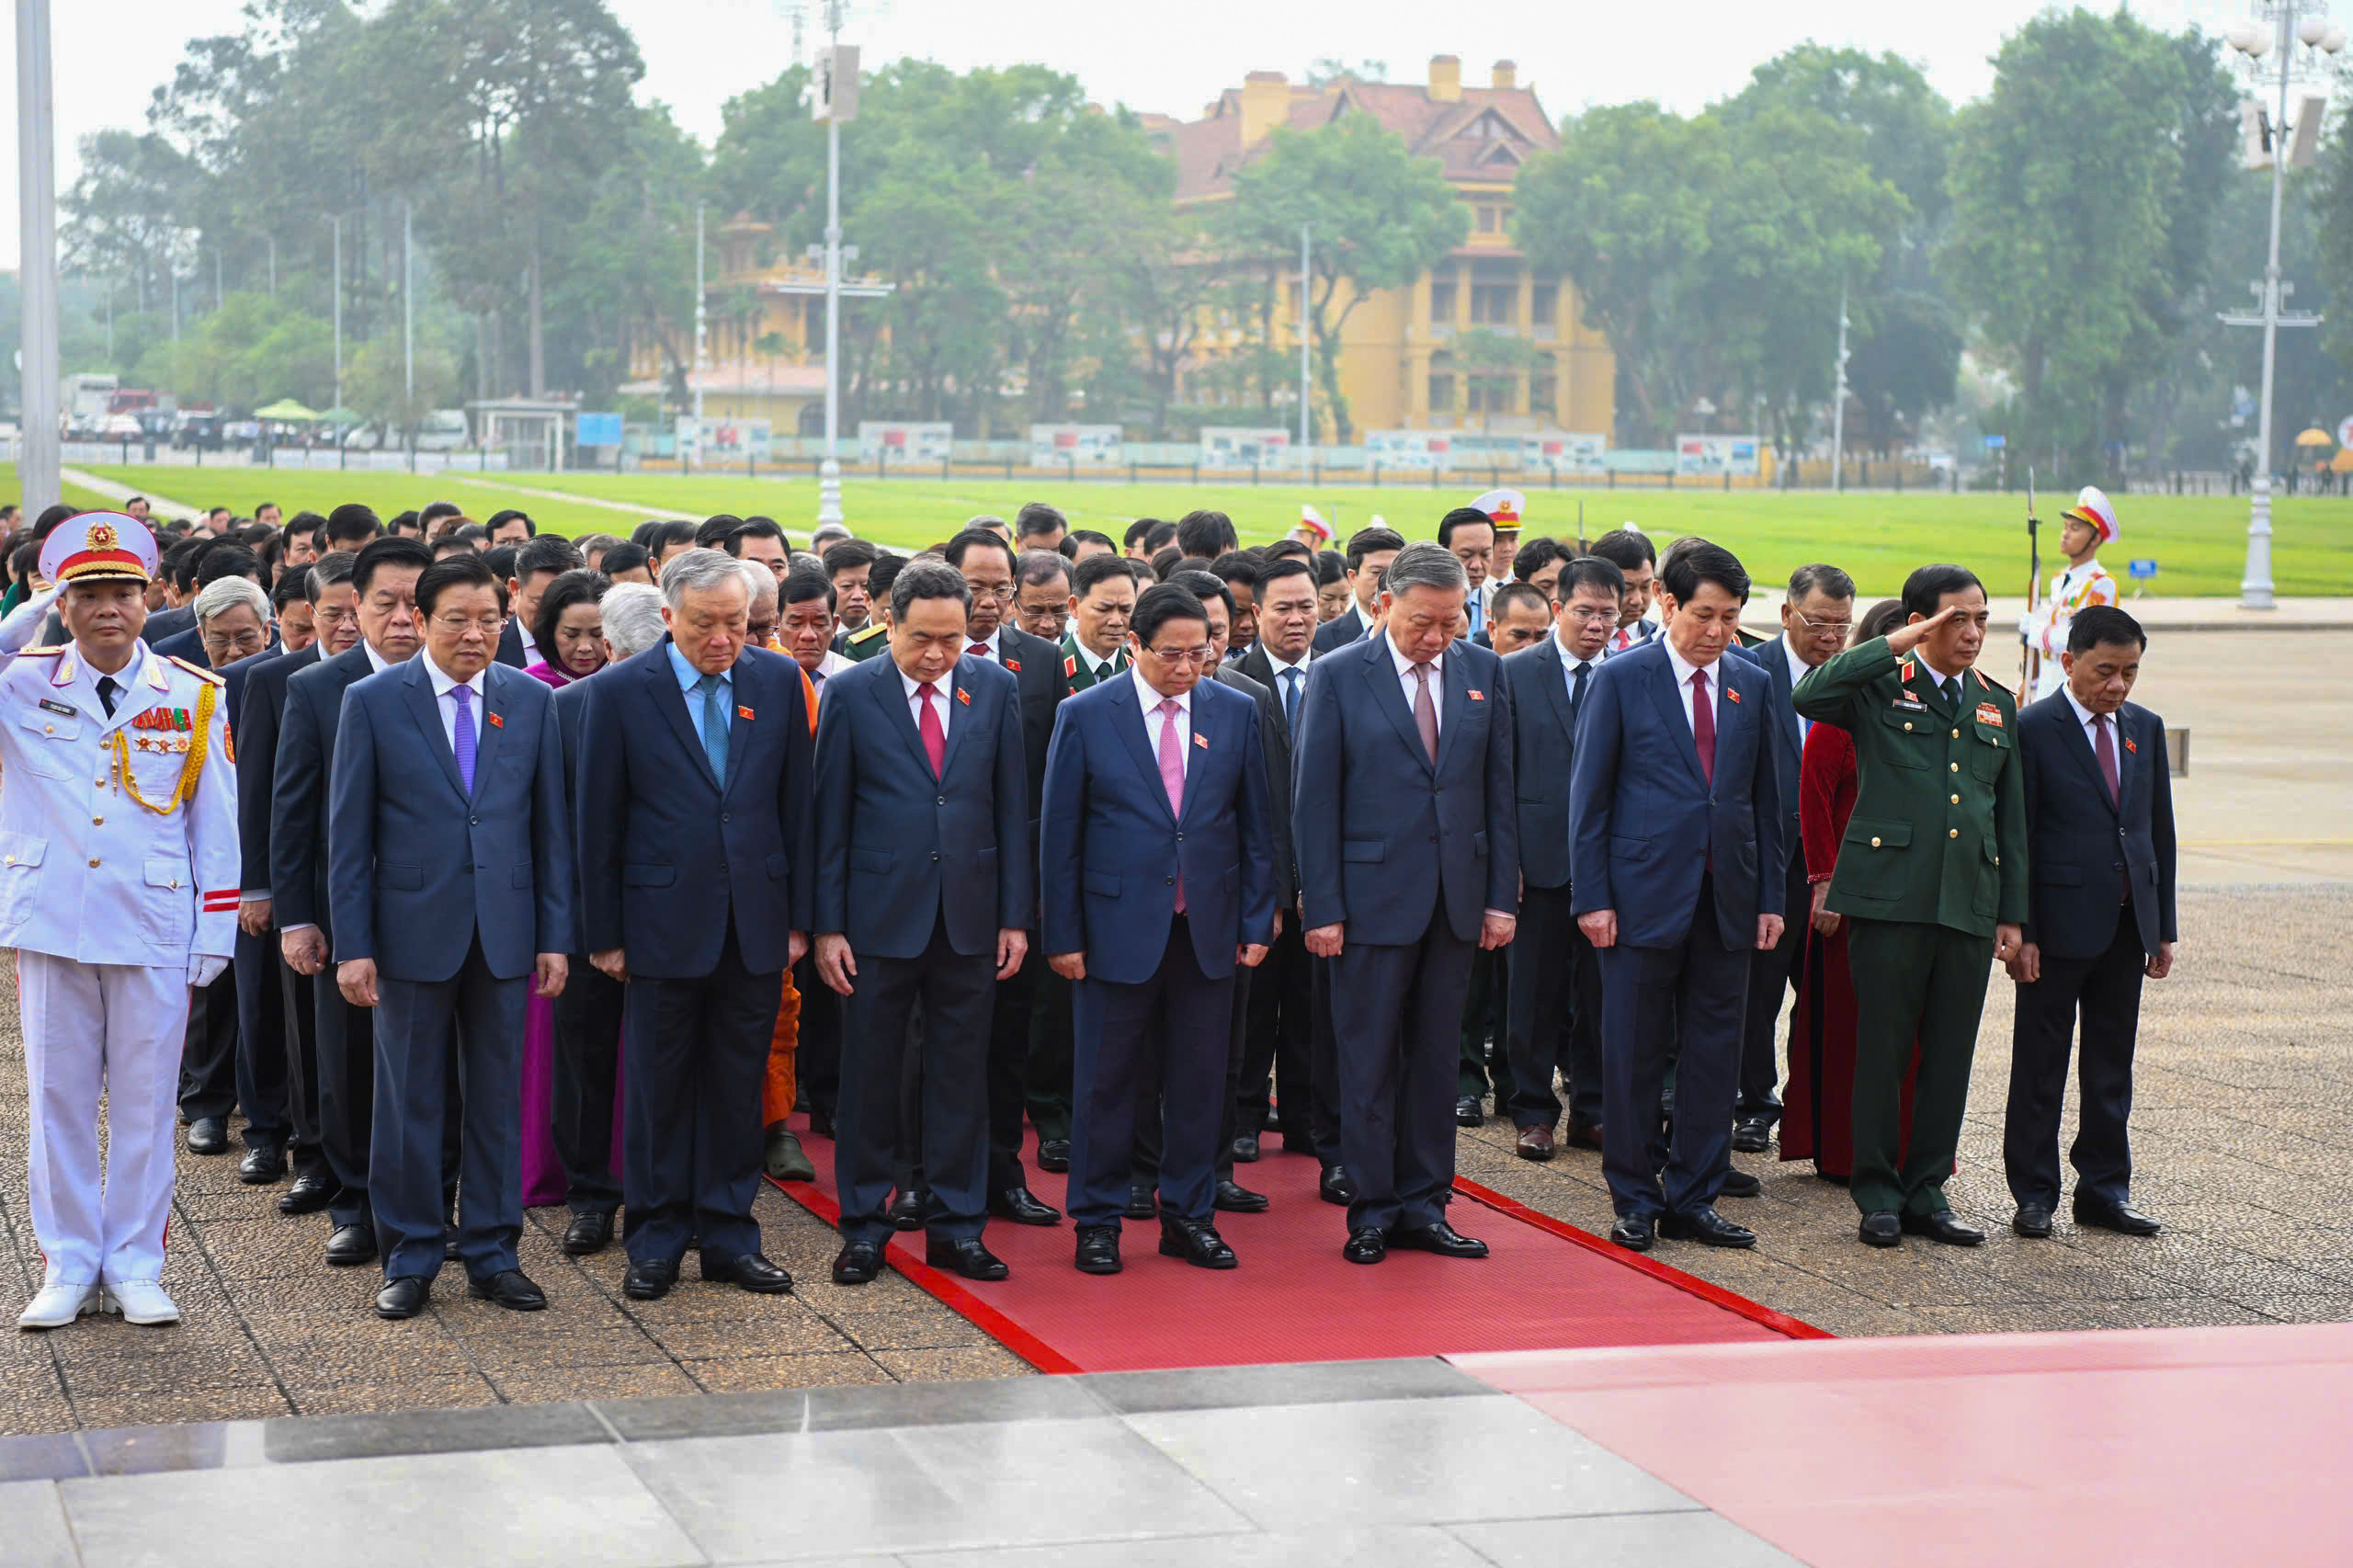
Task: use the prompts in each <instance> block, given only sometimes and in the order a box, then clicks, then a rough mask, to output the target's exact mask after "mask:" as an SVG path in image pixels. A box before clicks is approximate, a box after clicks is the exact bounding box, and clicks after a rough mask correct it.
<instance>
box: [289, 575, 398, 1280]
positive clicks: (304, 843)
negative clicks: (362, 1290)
mask: <svg viewBox="0 0 2353 1568" xmlns="http://www.w3.org/2000/svg"><path fill="white" fill-rule="evenodd" d="M432 564H433V552H432V551H430V550H428V549H426V547H425V546H424V545H423V544H421V543H419V542H418V541H417V540H413V539H379V540H375V541H374V542H372V543H370V544H369V545H368V546H366V547H365V548H364V549H362V550H361V551H359V553H358V556H357V557H356V558H355V559H354V560H353V562H352V568H351V584H352V588H353V591H354V593H355V594H356V595H357V596H358V597H357V600H356V609H357V612H358V619H359V641H358V643H356V644H355V645H354V646H352V647H351V648H349V649H347V650H346V651H345V652H343V653H338V654H335V656H334V657H332V658H328V659H323V660H321V661H320V662H319V663H318V664H316V665H313V666H312V667H311V668H309V669H307V670H301V671H298V672H296V673H295V674H294V675H293V676H290V677H289V679H288V680H287V683H286V706H285V709H284V710H283V713H282V714H281V717H280V723H279V731H278V761H277V767H276V772H275V779H274V789H273V799H272V810H271V814H270V823H269V896H270V911H271V916H272V918H273V919H274V920H275V921H276V923H277V926H278V950H279V952H280V953H281V954H282V955H283V956H284V957H285V960H286V962H287V965H288V967H289V968H290V969H292V970H293V971H294V972H295V973H296V974H298V975H301V976H304V977H305V978H306V979H307V980H308V981H309V982H310V983H311V986H312V997H313V1007H314V1009H315V1024H316V1028H317V1031H318V1044H317V1061H318V1090H317V1094H318V1107H319V1141H320V1142H321V1144H322V1145H323V1147H324V1151H325V1154H326V1161H327V1168H328V1171H329V1173H330V1174H331V1175H332V1176H334V1178H335V1187H336V1191H335V1197H334V1199H333V1200H332V1201H331V1202H329V1203H328V1205H327V1212H328V1215H329V1217H330V1218H331V1219H332V1220H333V1221H334V1223H335V1229H334V1232H333V1233H332V1234H331V1235H329V1237H328V1238H327V1248H326V1260H327V1261H328V1262H329V1263H331V1264H336V1265H341V1266H346V1267H348V1266H352V1265H357V1264H362V1263H372V1262H374V1261H375V1259H376V1221H375V1214H374V1210H372V1209H371V1208H370V1207H369V1200H368V1149H369V1125H370V1121H371V1119H372V1117H373V1116H374V1112H375V1096H376V1062H375V1042H374V1035H373V1032H372V1030H371V1028H370V1024H371V1022H372V1018H371V1015H370V1014H369V1010H368V1009H367V1008H365V1007H356V1006H352V1005H351V1004H350V1003H349V1002H347V1001H346V1000H345V999H344V995H343V992H342V990H341V989H340V988H339V987H338V986H337V985H336V984H335V974H334V971H332V970H331V969H330V968H329V967H328V963H327V955H328V952H329V947H328V944H329V942H330V940H331V939H332V937H333V911H332V909H331V907H330V903H329V899H328V886H329V883H328V877H327V804H328V801H329V798H330V797H329V788H330V786H331V784H332V782H333V764H334V758H335V732H336V728H337V726H338V724H339V722H340V721H341V718H342V714H343V697H344V693H345V692H346V691H347V689H349V688H350V687H353V686H355V685H357V684H358V683H359V682H360V681H362V680H364V679H366V678H367V677H368V676H371V675H376V674H379V673H381V671H383V670H386V669H390V668H392V666H393V665H399V664H404V663H405V662H406V661H408V660H409V659H411V658H414V657H415V654H416V650H417V647H418V644H419V642H420V641H421V633H420V629H419V624H418V619H417V614H416V580H417V578H418V576H419V575H420V574H422V573H423V572H424V571H425V569H426V567H427V566H430V565H432Z"/></svg>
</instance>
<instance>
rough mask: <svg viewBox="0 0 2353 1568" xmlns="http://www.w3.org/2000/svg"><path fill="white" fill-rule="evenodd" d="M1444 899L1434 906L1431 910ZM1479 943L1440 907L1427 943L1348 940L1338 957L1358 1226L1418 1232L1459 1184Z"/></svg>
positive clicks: (1351, 1219) (1337, 1036)
mask: <svg viewBox="0 0 2353 1568" xmlns="http://www.w3.org/2000/svg"><path fill="white" fill-rule="evenodd" d="M1435 902H1436V901H1435V900H1434V901H1433V903H1435ZM1478 951H1479V945H1478V944H1477V943H1476V942H1466V941H1464V940H1463V939H1462V938H1461V937H1457V936H1456V935H1455V934H1454V931H1453V928H1452V927H1451V926H1448V925H1447V923H1446V912H1445V911H1444V910H1443V909H1433V911H1432V913H1431V915H1430V923H1429V926H1428V929H1427V930H1426V931H1424V932H1423V934H1422V939H1421V940H1420V941H1418V942H1411V943H1404V944H1397V945H1384V944H1380V943H1373V942H1356V941H1349V942H1345V943H1344V944H1343V945H1342V947H1341V949H1340V956H1339V957H1338V958H1336V959H1335V960H1332V1033H1333V1038H1334V1050H1335V1053H1336V1058H1337V1062H1338V1066H1339V1082H1340V1155H1341V1161H1342V1163H1343V1164H1345V1165H1347V1168H1348V1175H1349V1176H1350V1177H1351V1178H1352V1179H1353V1180H1354V1181H1355V1182H1356V1187H1357V1197H1356V1201H1355V1202H1353V1203H1351V1204H1349V1205H1348V1229H1350V1230H1351V1231H1356V1230H1362V1229H1364V1228H1365V1227H1367V1226H1378V1227H1379V1228H1381V1230H1384V1231H1395V1230H1418V1229H1420V1228H1421V1227H1423V1226H1426V1225H1434V1224H1436V1223H1438V1221H1441V1220H1443V1219H1445V1218H1446V1205H1447V1200H1448V1199H1449V1197H1450V1196H1451V1194H1452V1192H1453V1189H1454V1088H1455V1066H1456V1059H1457V1057H1458V1056H1459V1055H1460V1052H1461V1032H1462V999H1463V994H1464V993H1465V992H1467V991H1468V990H1469V989H1470V985H1471V960H1472V958H1473V957H1474V956H1475V955H1476V954H1477V953H1478Z"/></svg>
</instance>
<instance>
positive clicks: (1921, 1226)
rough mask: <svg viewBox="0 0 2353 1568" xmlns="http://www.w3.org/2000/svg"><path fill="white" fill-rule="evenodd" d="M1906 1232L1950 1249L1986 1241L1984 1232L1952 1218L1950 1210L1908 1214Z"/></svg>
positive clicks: (1905, 1218)
mask: <svg viewBox="0 0 2353 1568" xmlns="http://www.w3.org/2000/svg"><path fill="white" fill-rule="evenodd" d="M1904 1233H1905V1234H1907V1235H1914V1236H1926V1237H1927V1238H1928V1239H1929V1240H1930V1241H1932V1242H1942V1243H1944V1244H1945V1245H1947V1246H1949V1247H1973V1246H1975V1245H1976V1244H1978V1243H1980V1242H1982V1241H1984V1239H1985V1233H1984V1232H1983V1231H1981V1230H1979V1229H1978V1228H1977V1227H1976V1226H1974V1225H1964V1224H1962V1223H1961V1221H1958V1220H1956V1219H1954V1218H1953V1217H1952V1210H1949V1209H1939V1210H1937V1211H1936V1212H1935V1213H1933V1214H1906V1215H1904Z"/></svg>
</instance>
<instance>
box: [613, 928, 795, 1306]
mask: <svg viewBox="0 0 2353 1568" xmlns="http://www.w3.org/2000/svg"><path fill="white" fill-rule="evenodd" d="M783 999H784V971H782V970H780V969H778V970H769V971H767V972H766V973H755V972H753V971H751V970H748V969H746V968H745V967H744V952H743V949H742V947H741V946H740V945H739V943H738V942H737V940H736V935H735V922H734V918H733V915H730V916H729V918H728V922H727V935H726V937H724V938H723V939H722V942H721V944H720V949H719V959H718V961H717V962H716V963H714V964H713V965H712V966H711V971H710V973H709V974H704V975H697V976H695V977H693V978H691V979H683V980H657V979H652V978H649V977H644V976H637V977H632V978H631V981H630V983H629V985H628V987H627V994H626V995H625V996H624V998H623V999H622V1002H621V1194H622V1197H621V1201H622V1202H624V1203H626V1204H627V1205H628V1206H629V1212H630V1226H629V1239H628V1247H629V1256H630V1261H631V1262H632V1263H642V1264H655V1265H672V1266H675V1265H676V1263H677V1261H678V1260H679V1259H680V1258H682V1257H684V1256H686V1251H687V1244H688V1241H689V1240H690V1239H692V1238H694V1237H698V1236H699V1237H700V1238H701V1242H702V1256H703V1259H704V1261H705V1262H706V1263H707V1264H710V1265H714V1266H716V1265H723V1264H729V1263H733V1261H734V1260H735V1259H737V1258H739V1257H742V1256H745V1255H746V1254H748V1253H756V1252H757V1251H759V1250H760V1227H759V1222H758V1221H756V1220H754V1219H753V1218H752V1199H754V1198H756V1196H758V1193H759V1187H760V1160H761V1155H762V1153H763V1150H764V1144H765V1140H764V1138H763V1133H764V1132H765V1131H766V1130H765V1129H763V1128H762V1127H761V1125H760V1085H761V1083H762V1082H763V1081H764V1080H765V1079H766V1078H767V1068H768V1045H769V1042H770V1041H771V1040H773V1039H774V1037H775V1033H776V1010H777V1007H778V1006H779V1004H780V1003H781V1002H782V1001H783Z"/></svg>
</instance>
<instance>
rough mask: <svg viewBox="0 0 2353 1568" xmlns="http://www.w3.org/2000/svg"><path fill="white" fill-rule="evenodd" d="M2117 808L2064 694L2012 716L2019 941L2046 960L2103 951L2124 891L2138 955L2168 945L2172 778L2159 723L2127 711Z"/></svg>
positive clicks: (2173, 936)
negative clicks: (2019, 798) (2018, 820)
mask: <svg viewBox="0 0 2353 1568" xmlns="http://www.w3.org/2000/svg"><path fill="white" fill-rule="evenodd" d="M2116 721H2117V753H2116V776H2117V780H2118V783H2119V785H2120V787H2121V790H2122V793H2123V802H2122V804H2121V805H2119V804H2118V803H2117V802H2116V801H2111V800H2109V794H2108V780H2107V779H2106V778H2104V777H2102V776H2101V774H2100V770H2099V758H2098V756H2097V754H2096V753H2095V752H2094V751H2093V750H2092V741H2091V736H2090V735H2089V734H2087V733H2085V730H2084V726H2083V725H2082V723H2081V722H2078V721H2077V719H2076V718H2075V708H2074V707H2073V706H2072V705H2071V704H2070V703H2069V702H2068V700H2067V694H2066V693H2065V692H2064V691H2056V692H2053V693H2052V694H2051V695H2050V696H2049V697H2046V698H2044V699H2042V700H2041V701H2040V702H2034V703H2029V704H2028V705H2027V707H2025V708H2024V709H2022V710H2019V713H2018V761H2019V763H2020V764H2021V766H2022V767H2024V768H2025V776H2026V830H2027V909H2028V914H2027V921H2026V939H2027V940H2028V941H2029V942H2033V943H2035V944H2037V945H2038V946H2040V948H2041V949H2042V950H2043V951H2044V952H2045V953H2046V954H2048V955H2050V956H2051V957H2052V958H2062V959H2092V958H2097V957H2098V956H2099V955H2100V954H2101V953H2103V952H2106V951H2107V950H2108V944H2109V941H2110V940H2111V939H2113V937H2114V936H2115V933H2116V909H2117V904H2118V903H2120V901H2121V898H2122V894H2123V892H2124V889H2125V887H2126V886H2127V885H2128V884H2129V885H2130V886H2131V890H2132V917H2133V919H2134V921H2135V922H2136V923H2137V924H2138V926H2139V927H2140V933H2141V950H2142V951H2143V952H2144V953H2150V954H2154V953H2155V952H2156V950H2157V945H2158V944H2159V943H2161V942H2171V941H2176V940H2177V939H2178V938H2179V936H2180V933H2179V931H2178V930H2177V928H2176V926H2175V924H2174V836H2173V775H2172V773H2171V771H2170V770H2169V769H2168V767H2167V766H2166V763H2165V721H2163V720H2162V719H2160V718H2158V717H2157V716H2156V715H2155V714H2154V713H2152V712H2150V711H2149V710H2147V709H2145V708H2143V707H2140V706H2139V705H2137V704H2135V703H2131V702H2128V703H2126V704H2125V705H2124V706H2123V708H2122V709H2120V710H2118V712H2117V715H2116Z"/></svg>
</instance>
